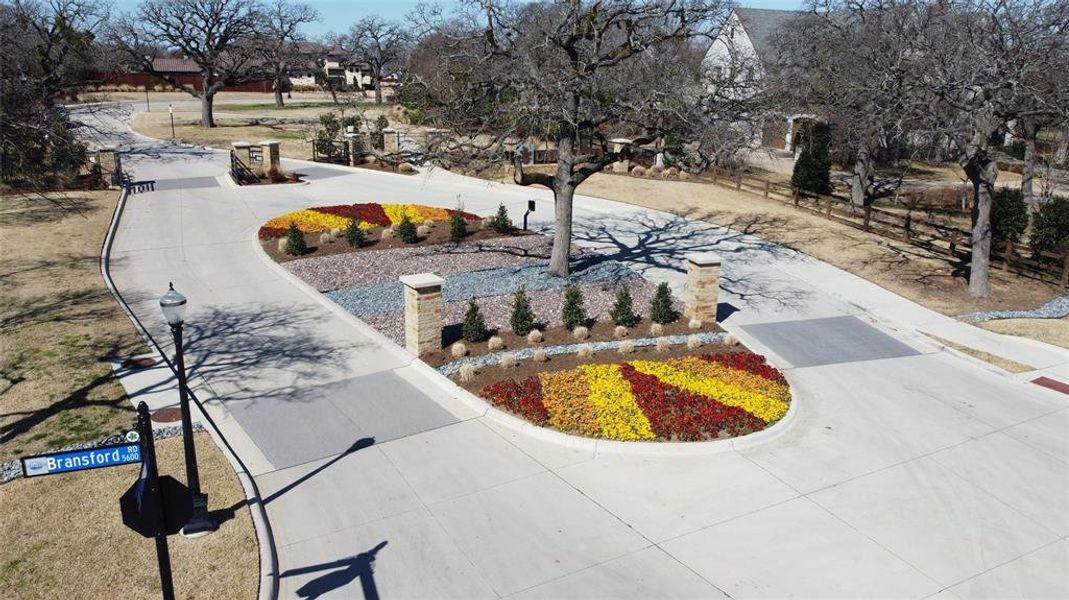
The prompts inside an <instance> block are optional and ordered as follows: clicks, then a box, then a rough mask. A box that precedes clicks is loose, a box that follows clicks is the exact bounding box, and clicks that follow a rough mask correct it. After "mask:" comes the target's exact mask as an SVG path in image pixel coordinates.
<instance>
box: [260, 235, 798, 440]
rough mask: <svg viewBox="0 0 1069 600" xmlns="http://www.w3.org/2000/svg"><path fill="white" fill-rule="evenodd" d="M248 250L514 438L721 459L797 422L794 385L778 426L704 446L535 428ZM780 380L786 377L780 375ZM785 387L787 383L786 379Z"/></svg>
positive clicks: (267, 258) (778, 434)
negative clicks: (511, 434)
mask: <svg viewBox="0 0 1069 600" xmlns="http://www.w3.org/2000/svg"><path fill="white" fill-rule="evenodd" d="M251 242H252V245H253V246H254V247H255V251H256V254H257V256H259V257H260V260H262V261H264V262H265V263H266V264H267V265H268V267H269V268H271V269H273V270H274V271H275V272H276V273H278V274H279V276H280V277H282V278H283V279H285V280H286V281H288V282H290V283H291V284H293V285H294V286H296V287H297V288H298V289H299V290H301V291H302V292H304V293H305V294H307V295H309V296H311V297H312V298H313V299H314V300H315V301H316V302H318V303H319V304H320V305H322V306H324V307H325V308H326V309H327V310H329V311H330V312H332V313H334V314H335V315H337V316H339V317H340V318H342V319H343V320H345V321H346V322H348V323H349V324H350V325H352V326H353V327H354V328H355V329H356V330H357V331H359V332H360V333H362V334H364V335H367V336H368V337H369V338H371V339H372V340H374V341H375V342H377V343H378V344H379V345H380V346H382V348H383V350H385V351H386V352H389V353H390V354H391V355H393V356H395V357H397V358H399V359H400V360H401V361H402V362H404V363H405V366H409V367H411V368H413V369H414V370H415V371H416V372H418V373H420V374H422V375H423V376H425V377H426V378H427V379H428V380H429V381H431V382H433V384H434V385H435V386H437V387H438V389H439V390H440V391H442V392H444V393H446V394H448V395H450V396H453V397H454V398H456V399H458V400H460V401H461V402H462V403H463V404H464V405H466V406H467V407H468V408H470V409H472V410H473V411H474V412H475V413H476V414H477V416H476V417H473V418H486V419H489V420H492V421H494V422H495V423H498V424H501V425H503V426H505V427H507V428H509V429H511V430H513V431H515V432H517V433H520V434H522V435H525V436H528V437H531V438H534V439H537V440H540V441H543V442H548V443H551V444H556V445H558V446H564V447H566V448H571V449H573V450H583V451H587V452H592V453H594V454H595V455H598V454H615V455H628V454H630V455H644V456H695V455H707V454H719V453H722V452H729V451H731V450H742V449H744V448H752V447H755V446H759V445H762V444H766V443H768V442H771V441H773V440H775V439H777V438H779V437H781V436H783V435H784V434H785V433H787V431H788V430H789V429H790V428H791V427H792V426H793V425H794V423H795V422H796V421H797V420H798V413H799V410H800V409H799V407H798V405H799V399H798V396H797V394H796V393H795V386H794V385H790V389H791V403H790V406H789V407H788V409H787V414H786V415H784V416H783V418H781V419H780V420H779V421H777V422H776V423H775V424H773V425H772V426H771V427H768V428H766V429H762V430H761V431H756V432H754V433H751V434H748V435H744V436H742V437H737V438H729V439H723V440H710V441H704V442H642V441H635V442H621V441H615V440H599V439H595V438H587V437H580V436H576V435H571V434H567V433H563V432H560V431H556V430H553V429H548V428H545V427H540V426H538V425H534V424H532V423H529V422H527V421H524V420H523V419H521V418H519V417H517V416H514V415H512V414H510V413H507V412H505V411H503V410H501V409H499V408H497V407H494V406H491V405H490V404H488V403H487V402H486V401H485V400H483V399H482V398H479V397H478V396H476V395H475V394H472V393H471V392H469V391H468V390H466V389H464V388H462V387H460V386H458V385H457V384H456V383H454V382H453V380H452V379H449V378H448V377H446V376H445V375H442V374H441V373H440V372H438V370H437V369H435V368H434V367H432V366H430V365H428V364H427V363H425V362H423V361H422V360H417V359H416V358H415V357H413V356H412V355H411V354H409V353H408V352H407V351H406V350H404V349H403V348H401V347H400V346H398V345H397V344H396V343H395V342H394V341H393V340H391V339H389V338H387V337H386V336H384V335H383V334H381V333H379V332H378V331H377V330H375V329H374V328H372V327H371V326H370V325H368V324H367V323H365V322H363V321H361V320H360V319H358V318H356V316H354V315H352V314H351V313H349V312H347V311H346V310H345V309H344V308H342V307H341V306H339V305H337V304H335V303H334V302H332V301H330V300H329V299H328V298H327V297H326V296H324V295H323V294H322V293H320V292H319V290H317V289H315V288H313V287H312V286H310V285H308V284H307V283H305V282H304V281H301V280H300V279H299V278H298V277H297V276H296V275H294V274H293V273H290V272H289V270H288V269H286V268H285V267H283V266H282V265H280V264H279V263H277V262H275V261H274V259H272V258H271V257H270V256H268V255H267V253H266V252H264V249H263V246H261V245H260V240H259V239H258V238H256V237H255V236H253V237H252V239H251ZM784 377H787V374H786V373H784ZM788 384H790V381H789V380H788Z"/></svg>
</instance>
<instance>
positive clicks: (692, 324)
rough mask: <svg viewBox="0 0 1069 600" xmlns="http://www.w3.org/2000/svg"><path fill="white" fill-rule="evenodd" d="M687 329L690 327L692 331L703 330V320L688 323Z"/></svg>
mask: <svg viewBox="0 0 1069 600" xmlns="http://www.w3.org/2000/svg"><path fill="white" fill-rule="evenodd" d="M687 327H690V328H691V329H701V328H702V320H701V319H691V320H690V322H688V323H687Z"/></svg>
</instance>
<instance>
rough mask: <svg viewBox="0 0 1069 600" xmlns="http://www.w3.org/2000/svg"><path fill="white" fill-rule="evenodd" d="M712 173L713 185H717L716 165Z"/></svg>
mask: <svg viewBox="0 0 1069 600" xmlns="http://www.w3.org/2000/svg"><path fill="white" fill-rule="evenodd" d="M712 171H713V183H716V166H715V165H714V166H713V168H712Z"/></svg>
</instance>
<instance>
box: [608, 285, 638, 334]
mask: <svg viewBox="0 0 1069 600" xmlns="http://www.w3.org/2000/svg"><path fill="white" fill-rule="evenodd" d="M609 316H610V317H612V320H613V322H614V323H616V324H617V325H621V326H623V327H634V326H635V325H636V324H637V323H638V321H639V317H638V315H636V314H635V308H634V300H632V298H631V290H629V289H627V286H626V285H622V286H620V288H619V289H618V290H616V300H615V301H614V302H613V305H612V309H610V310H609Z"/></svg>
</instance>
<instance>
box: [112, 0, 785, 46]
mask: <svg viewBox="0 0 1069 600" xmlns="http://www.w3.org/2000/svg"><path fill="white" fill-rule="evenodd" d="M303 2H304V3H305V4H308V5H310V6H312V7H313V8H315V9H316V10H318V11H319V15H320V20H319V22H317V23H312V24H310V25H307V26H306V27H305V29H304V32H305V34H306V35H308V36H311V37H320V36H323V35H326V34H328V33H330V32H332V31H333V32H338V33H341V32H343V31H345V30H347V29H348V28H349V25H350V24H351V23H353V22H354V21H357V20H359V19H361V18H363V17H365V16H368V15H376V14H377V15H379V16H380V17H383V18H384V19H391V20H398V21H400V20H402V19H404V17H405V15H406V14H408V12H409V11H411V10H412V9H413V8H414V7H415V6H416V5H417V4H418V3H419V0H303ZM138 4H139V1H138V0H114V6H115V8H116V9H118V10H119V11H131V10H134V9H135V8H137V5H138ZM441 4H442V5H443V6H446V7H448V5H449V4H451V2H450V1H449V0H442V1H441ZM739 4H740V5H742V6H749V7H753V8H781V9H798V8H801V6H802V0H740V1H739Z"/></svg>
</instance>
